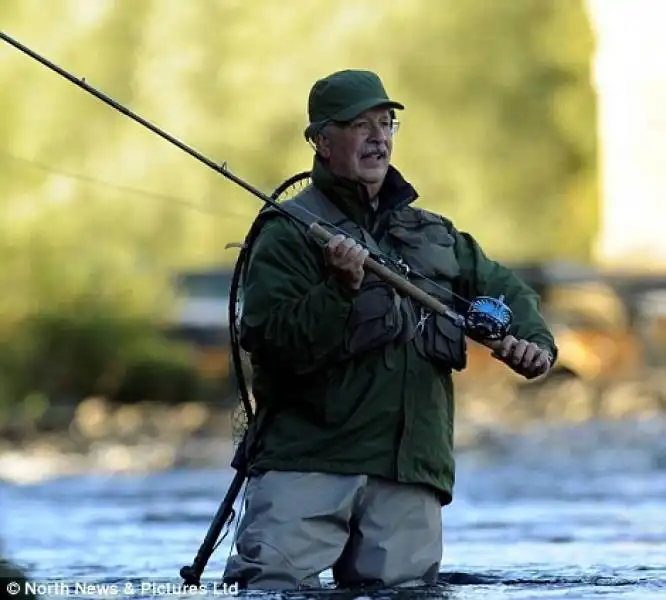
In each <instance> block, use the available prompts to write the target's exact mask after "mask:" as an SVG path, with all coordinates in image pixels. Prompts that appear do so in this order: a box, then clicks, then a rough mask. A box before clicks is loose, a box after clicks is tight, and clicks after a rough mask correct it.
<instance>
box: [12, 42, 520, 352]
mask: <svg viewBox="0 0 666 600" xmlns="http://www.w3.org/2000/svg"><path fill="white" fill-rule="evenodd" d="M0 39H2V40H3V41H5V42H7V43H8V44H10V45H11V46H13V47H14V48H16V49H17V50H20V51H21V52H23V53H24V54H26V55H27V56H29V57H30V58H32V59H34V60H36V61H37V62H39V63H40V64H42V65H43V66H45V67H46V68H48V69H50V70H51V71H54V72H55V73H57V74H58V75H60V76H61V77H64V78H65V79H67V80H68V81H70V82H71V83H73V84H74V85H76V86H77V87H79V88H81V89H83V90H85V91H86V92H88V93H89V94H92V95H93V96H95V97H96V98H97V99H99V100H101V101H102V102H104V103H105V104H107V105H109V106H111V107H112V108H114V109H116V110H117V111H118V112H120V113H122V114H124V115H125V116H127V117H129V118H130V119H132V120H133V121H136V122H137V123H139V124H140V125H143V126H144V127H146V128H147V129H149V130H150V131H152V132H153V133H155V134H156V135H158V136H160V137H161V138H162V139H165V140H167V141H168V142H170V143H171V144H173V145H174V146H176V147H178V148H180V149H181V150H183V152H186V153H187V154H189V155H190V156H192V157H193V158H195V159H197V160H198V161H199V162H201V163H203V164H204V165H206V166H207V167H209V168H210V169H213V170H214V171H216V172H217V173H220V174H221V175H223V176H224V177H226V178H227V179H229V180H231V181H233V182H234V183H235V184H237V185H239V186H240V187H242V188H243V189H245V190H246V191H248V192H250V193H251V194H253V195H254V196H256V197H257V198H259V199H260V200H262V201H263V202H264V203H265V204H266V205H269V206H271V207H273V208H274V209H276V210H277V211H279V212H280V213H281V214H283V215H285V216H287V217H289V218H291V219H292V220H294V221H296V222H298V223H300V224H301V225H304V226H305V227H306V228H307V230H308V232H309V234H310V235H311V236H312V237H313V238H314V239H315V240H317V241H318V242H319V243H321V244H326V243H328V242H329V241H330V239H331V238H332V237H333V235H334V234H333V233H331V232H330V231H328V230H327V228H328V229H329V230H332V231H335V232H336V233H342V234H343V235H345V236H346V237H349V234H348V233H347V232H346V231H344V230H343V229H341V228H339V227H336V226H335V225H333V224H332V223H329V222H327V221H325V220H324V219H321V218H320V217H319V216H318V215H315V214H313V213H311V212H310V211H308V210H307V209H305V208H302V207H299V210H300V211H301V212H303V213H304V214H307V215H308V216H309V217H310V218H311V219H314V220H313V221H311V222H308V221H306V220H304V219H303V218H300V217H298V216H296V215H295V214H294V213H293V212H292V211H288V210H286V209H285V208H284V207H283V206H281V205H280V203H279V202H277V201H275V200H274V199H273V198H271V197H270V196H268V195H266V194H264V193H263V192H262V191H260V190H259V189H257V188H256V187H254V186H253V185H251V184H249V183H247V182H246V181H244V180H243V179H241V178H240V177H238V176H237V175H235V174H234V173H232V172H231V171H230V170H229V169H228V167H227V163H226V161H225V162H223V163H221V164H218V163H216V162H214V161H212V160H211V159H209V158H208V157H206V156H204V155H203V154H201V153H200V152H198V151H197V150H195V149H194V148H192V147H191V146H188V145H187V144H185V143H184V142H182V141H180V140H179V139H177V138H176V137H174V136H172V135H170V134H169V133H167V132H166V131H164V130H163V129H161V128H159V127H157V126H156V125H154V124H153V123H151V122H150V121H148V120H147V119H144V118H143V117H141V116H139V115H138V114H136V113H135V112H133V111H132V110H130V109H129V108H127V107H126V106H124V105H122V104H120V103H119V102H117V101H116V100H114V99H113V98H111V97H110V96H108V95H107V94H105V93H103V92H101V91H100V90H98V89H97V88H95V87H93V86H91V85H90V84H88V83H87V82H86V80H85V78H79V77H76V76H75V75H73V74H72V73H70V72H69V71H66V70H65V69H63V68H62V67H60V66H58V65H57V64H55V63H54V62H52V61H50V60H49V59H47V58H45V57H44V56H42V55H40V54H38V53H37V52H35V51H34V50H32V49H30V48H28V47H27V46H25V45H24V44H22V43H21V42H19V41H18V40H16V39H14V38H13V37H11V36H9V35H7V34H6V33H4V32H3V31H0ZM322 224H323V225H326V228H325V227H323V226H322ZM355 241H356V242H357V243H358V244H360V245H362V246H364V247H365V244H364V243H362V242H361V241H359V240H355ZM373 257H376V258H377V259H379V260H376V258H373ZM388 262H394V261H393V259H391V258H390V257H388V256H387V255H385V254H381V253H377V252H372V251H370V256H369V257H368V258H367V259H366V260H365V263H364V265H363V266H364V268H365V269H366V270H368V271H372V272H374V273H375V274H376V275H377V276H378V277H380V278H381V279H383V280H384V281H385V282H386V283H388V284H389V285H391V286H393V287H394V288H395V289H396V290H397V291H399V292H402V293H403V294H404V295H408V296H411V297H412V298H414V299H415V300H416V301H417V302H419V303H420V304H422V305H423V306H424V307H425V308H428V309H430V310H431V311H433V312H435V313H438V314H440V315H443V316H445V317H447V318H449V319H451V321H453V322H454V323H455V324H456V325H457V326H459V327H460V328H461V329H463V330H465V331H466V333H468V334H472V335H470V337H472V338H473V339H474V340H475V341H477V342H479V343H481V344H483V345H485V346H487V347H489V348H492V345H493V341H495V340H497V339H501V338H503V337H505V335H506V332H507V331H508V328H509V326H510V324H511V320H512V315H511V311H510V309H509V307H508V306H506V305H505V304H504V303H503V298H502V297H500V298H499V299H497V298H490V297H485V296H484V297H479V298H475V299H474V300H468V299H467V298H464V297H462V296H459V295H457V294H455V293H454V292H452V291H451V290H448V289H446V288H444V287H442V286H440V285H439V284H437V282H434V281H431V280H429V279H428V278H427V277H425V276H423V275H420V274H419V273H417V272H416V271H412V274H413V275H415V276H419V277H420V278H421V279H423V280H426V281H428V282H429V283H431V284H432V285H434V286H435V287H438V288H440V289H441V290H442V291H443V292H445V293H446V294H448V295H450V296H452V297H456V298H458V299H459V300H462V301H463V302H465V303H467V304H469V310H468V311H467V314H466V315H464V316H463V315H461V314H459V313H458V312H456V311H455V310H453V309H451V308H449V307H448V306H447V305H445V304H443V303H442V302H440V301H439V300H437V299H436V298H435V297H434V296H431V295H430V294H428V293H426V292H424V291H423V290H421V289H420V288H418V287H417V286H415V285H414V284H413V283H411V282H410V281H408V280H407V279H405V278H404V277H403V276H402V275H400V274H399V273H396V272H395V271H393V270H391V269H389V268H388V267H386V266H385V264H386V263H388Z"/></svg>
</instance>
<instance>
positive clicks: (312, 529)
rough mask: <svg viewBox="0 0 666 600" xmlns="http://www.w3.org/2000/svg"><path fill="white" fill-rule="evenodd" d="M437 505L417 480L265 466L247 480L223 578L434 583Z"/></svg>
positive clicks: (254, 584) (310, 583)
mask: <svg viewBox="0 0 666 600" xmlns="http://www.w3.org/2000/svg"><path fill="white" fill-rule="evenodd" d="M441 514H442V513H441V505H440V503H439V500H438V499H437V497H436V495H435V493H434V492H433V491H432V490H430V489H428V488H426V487H422V486H417V485H408V484H400V483H394V482H390V481H386V480H383V479H378V478H373V477H368V476H365V475H331V474H326V473H301V472H292V471H269V472H267V473H264V474H262V475H260V476H258V477H253V478H251V479H250V480H249V481H248V487H247V496H246V502H245V512H244V514H243V517H242V519H241V522H240V524H239V528H238V537H237V539H236V550H237V553H236V554H233V555H232V556H231V557H230V559H229V561H228V563H227V565H226V569H225V572H224V581H226V582H229V583H234V582H238V585H239V587H240V588H241V589H242V588H246V589H263V590H289V589H304V588H309V587H319V586H320V580H319V576H320V574H321V573H322V572H323V571H326V570H328V569H332V573H333V578H334V580H335V583H336V584H337V585H338V586H340V587H356V586H359V585H364V584H365V585H379V586H411V585H424V584H433V583H435V582H436V580H437V574H438V572H439V566H440V562H441V558H442V516H441Z"/></svg>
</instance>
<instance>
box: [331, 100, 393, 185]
mask: <svg viewBox="0 0 666 600" xmlns="http://www.w3.org/2000/svg"><path fill="white" fill-rule="evenodd" d="M392 127H393V119H392V118H391V114H390V112H389V110H388V109H386V108H375V109H371V110H368V111H366V112H364V113H362V114H361V115H359V116H358V117H357V118H356V119H354V120H353V121H352V122H351V123H347V124H344V125H331V126H330V127H328V128H327V129H326V133H325V134H324V135H323V136H322V138H321V139H320V143H319V152H320V154H321V155H322V156H323V157H324V158H325V159H327V160H328V163H329V167H330V169H331V171H332V172H333V173H335V174H336V175H340V176H342V177H347V178H349V179H351V180H353V181H358V182H360V183H363V184H366V185H367V186H368V187H369V190H370V191H371V195H374V194H375V193H376V192H377V191H378V190H379V188H380V187H381V184H382V182H383V181H384V177H385V176H386V171H387V170H388V167H389V163H390V162H391V152H392V150H393V132H392ZM373 192H374V193H373Z"/></svg>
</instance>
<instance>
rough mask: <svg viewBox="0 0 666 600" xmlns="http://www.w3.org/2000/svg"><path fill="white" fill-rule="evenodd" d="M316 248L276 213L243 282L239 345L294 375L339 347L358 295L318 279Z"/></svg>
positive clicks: (313, 367) (314, 366) (255, 246)
mask: <svg viewBox="0 0 666 600" xmlns="http://www.w3.org/2000/svg"><path fill="white" fill-rule="evenodd" d="M317 251H318V249H317V248H316V247H313V246H312V245H311V244H310V243H309V242H308V241H307V239H306V238H305V236H304V234H303V232H301V231H300V229H299V228H298V226H297V225H296V224H294V223H292V222H291V221H289V220H288V219H285V218H283V217H274V218H273V219H271V220H270V221H269V222H268V223H266V224H265V225H264V226H263V228H262V230H261V232H260V233H259V235H258V237H257V238H256V240H255V242H254V244H253V247H252V249H251V251H250V257H249V262H248V268H247V272H246V276H245V281H244V286H243V312H242V319H241V328H240V329H241V343H242V345H243V347H244V348H245V350H247V351H248V352H250V353H253V354H255V355H257V357H258V358H259V359H260V360H261V359H262V357H263V359H265V360H266V361H268V362H272V363H273V364H276V365H277V364H279V365H280V367H281V368H284V369H288V370H290V371H291V372H293V373H294V374H305V373H308V372H312V371H314V370H316V369H317V368H318V367H319V366H321V364H322V363H324V362H326V361H327V360H329V359H330V358H331V357H333V356H335V355H336V354H337V353H338V352H339V351H340V349H341V348H342V347H343V344H344V340H345V332H346V324H347V319H348V317H349V314H350V311H351V309H352V303H353V298H354V297H355V295H356V293H355V292H354V291H353V290H350V289H348V288H346V287H344V286H342V285H340V284H338V282H337V280H336V279H335V278H333V277H325V278H323V279H322V274H321V267H320V265H319V264H318V261H317V257H316V255H315V252H317Z"/></svg>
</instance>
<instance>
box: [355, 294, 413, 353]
mask: <svg viewBox="0 0 666 600" xmlns="http://www.w3.org/2000/svg"><path fill="white" fill-rule="evenodd" d="M403 323H404V319H403V314H402V310H401V308H400V297H399V296H398V295H397V294H396V292H395V291H394V290H393V289H392V288H391V287H390V286H388V285H386V284H385V283H383V282H380V281H372V282H371V283H368V284H366V285H365V286H364V288H363V289H362V291H361V293H360V294H359V296H358V297H357V298H356V299H355V300H354V307H353V309H352V312H351V315H350V317H349V321H348V335H347V340H346V344H345V346H346V347H345V354H346V355H347V356H348V357H353V356H357V355H359V354H362V353H365V352H368V351H370V350H374V349H376V348H379V347H382V346H385V345H386V344H389V343H390V342H393V341H394V340H396V339H397V338H398V337H399V336H400V334H401V332H402V329H403Z"/></svg>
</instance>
